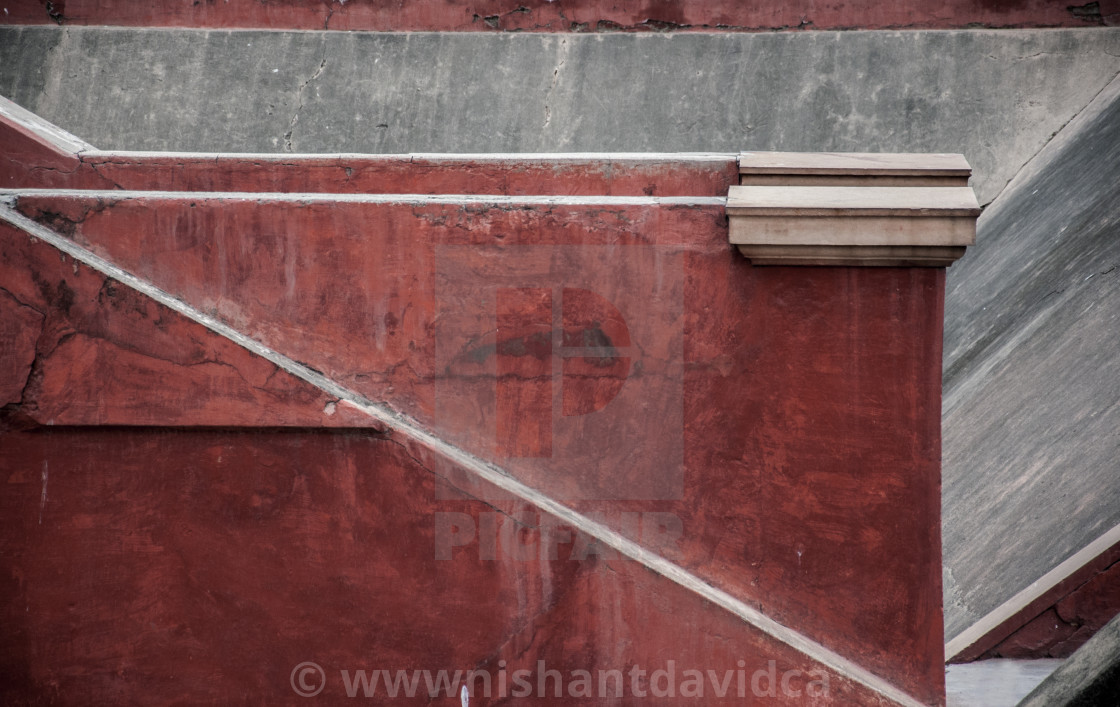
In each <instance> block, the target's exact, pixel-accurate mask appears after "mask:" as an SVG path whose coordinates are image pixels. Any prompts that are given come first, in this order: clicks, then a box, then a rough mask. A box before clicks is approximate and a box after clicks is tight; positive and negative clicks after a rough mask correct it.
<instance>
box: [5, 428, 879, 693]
mask: <svg viewBox="0 0 1120 707" xmlns="http://www.w3.org/2000/svg"><path fill="white" fill-rule="evenodd" d="M3 440H4V444H3V445H2V446H0V474H3V479H4V486H3V492H2V493H0V517H3V518H4V523H3V525H2V526H0V548H2V549H0V553H2V554H0V557H2V559H3V566H4V571H3V572H0V612H2V613H0V616H2V626H3V632H4V640H3V642H2V643H0V674H2V675H3V676H4V679H3V680H0V696H2V697H3V699H4V702H5V704H38V703H47V702H60V703H89V704H126V703H142V704H183V703H189V704H200V703H222V704H226V703H249V704H270V705H271V704H309V703H310V704H332V703H339V702H342V703H345V701H346V700H347V696H346V692H345V684H344V682H343V680H342V678H341V675H340V672H339V671H341V670H350V671H354V670H367V671H368V670H377V669H385V670H390V671H394V672H395V671H396V670H398V669H406V670H413V669H417V670H419V669H431V670H432V671H433V672H434V671H436V670H439V669H446V670H448V671H454V670H471V669H478V670H488V671H490V672H491V673H492V674H493V675H494V678H493V682H492V692H493V693H494V698H493V699H489V700H487V699H484V698H481V697H477V696H476V697H475V698H474V699H472V701H471V705H509V704H519V703H524V702H523V701H518V700H516V699H513V698H507V699H499V698H498V697H497V692H498V688H497V679H498V678H497V675H498V673H499V672H500V669H501V667H500V665H501V664H500V661H505V666H506V671H507V672H508V673H510V674H512V672H513V671H514V670H515V669H519V668H521V667H522V666H530V669H535V668H536V666H537V663H536V661H537V660H543V661H545V665H546V666H547V668H548V669H554V670H558V671H563V672H564V673H568V672H569V671H573V670H577V669H585V670H600V669H614V668H619V669H622V670H628V669H629V668H630V666H633V665H638V666H641V667H642V668H643V669H646V670H647V671H648V672H652V671H653V670H656V669H660V668H664V667H666V666H667V665H668V661H670V660H672V661H675V663H676V665H677V666H679V667H678V668H677V669H678V671H683V670H685V669H688V668H695V669H700V670H704V671H707V670H714V671H716V672H717V674H718V675H720V676H723V675H725V673H726V672H727V671H728V670H730V671H732V675H733V678H732V685H731V689H730V693H729V695H730V696H731V697H730V698H729V699H724V700H720V699H716V698H715V697H714V696H713V694H712V691H711V688H710V687H709V691H708V692H707V693H706V694H705V698H704V699H702V700H693V701H692V702H693V703H696V704H729V705H730V704H744V700H743V699H742V698H740V697H738V696H736V686H735V683H736V682H737V677H735V675H734V674H735V672H737V671H738V670H740V669H743V670H745V671H746V672H745V676H746V680H747V689H748V690H750V682H749V681H750V680H751V678H752V676H753V673H754V672H755V671H756V670H763V671H766V670H767V668H768V661H770V660H773V661H775V663H776V670H777V673H778V674H779V675H781V674H782V673H783V672H785V671H786V670H790V669H795V668H799V669H802V670H804V671H806V672H808V671H811V670H818V671H819V670H822V668H821V666H817V665H814V664H811V663H810V664H806V661H805V659H804V658H803V657H802V656H800V655H798V654H797V653H795V652H793V651H790V650H789V649H788V648H785V647H784V646H782V645H780V644H777V643H776V642H774V641H771V640H767V639H766V638H765V637H764V636H762V635H760V634H757V633H754V632H751V631H749V630H745V627H744V625H743V623H742V622H741V621H739V620H737V619H734V618H733V617H731V616H729V615H728V614H727V613H726V612H724V611H722V610H719V609H717V608H715V607H714V606H712V605H711V604H708V603H706V602H704V601H702V600H700V599H698V598H697V597H696V596H695V595H693V594H691V593H689V592H687V591H685V590H683V589H682V588H681V587H680V586H679V585H676V584H674V583H672V582H669V581H668V580H665V579H664V578H661V577H659V576H657V575H655V574H653V573H651V572H649V571H648V570H645V569H644V568H642V567H641V566H638V565H636V564H635V563H633V562H627V561H623V560H610V559H601V558H598V557H596V556H592V557H591V559H590V560H584V561H578V562H577V561H571V560H570V559H569V557H568V551H569V548H568V547H566V546H561V552H562V554H561V555H560V556H559V557H558V558H557V559H556V560H553V561H544V562H542V561H540V560H539V559H526V560H521V561H512V560H508V559H507V560H503V561H494V562H480V561H479V560H478V558H477V556H476V555H474V554H472V553H470V552H467V551H466V549H464V551H461V552H457V553H455V554H454V555H453V556H452V557H450V558H448V559H445V560H435V559H433V544H434V538H433V524H432V522H431V519H432V516H433V514H434V513H435V512H447V511H449V510H454V511H456V512H462V513H466V514H470V515H472V516H473V517H474V518H476V519H477V518H479V517H480V516H481V515H482V514H484V513H493V512H495V507H496V508H497V510H499V511H501V512H502V513H508V514H516V513H518V512H519V511H521V510H526V509H525V507H524V506H518V504H516V503H514V502H499V503H497V504H494V505H489V504H484V503H482V502H480V501H476V500H469V499H463V500H458V501H454V500H444V501H438V502H437V501H436V500H435V498H436V495H437V491H436V488H435V485H436V484H437V483H438V477H437V476H436V475H434V474H433V473H432V472H431V471H430V470H429V469H428V468H425V466H424V461H423V458H421V460H419V461H418V460H417V459H415V458H413V455H412V454H411V452H412V451H413V450H409V449H406V448H404V447H402V446H400V445H398V444H396V443H394V442H392V441H391V440H383V439H379V438H377V437H373V436H370V435H368V434H363V433H359V432H353V431H346V432H313V431H302V432H295V431H291V432H279V431H277V432H261V431H254V432H238V431H223V430H209V431H208V430H197V429H195V430H158V429H109V428H84V429H82V428H78V429H58V428H56V429H39V430H35V431H28V432H18V433H11V432H9V433H6V434H5V435H4V438H3ZM44 489H45V491H44ZM682 621H687V624H688V630H687V631H682V630H681V623H680V622H682ZM304 661H314V662H316V663H318V664H319V665H321V666H322V667H323V669H324V670H325V671H327V683H326V687H325V689H324V690H323V692H322V693H321V694H320V695H319V696H318V699H317V700H307V699H305V698H302V697H298V696H296V694H295V693H294V691H293V689H292V687H291V683H290V677H291V671H292V669H293V667H295V666H297V665H298V664H300V663H302V662H304ZM740 661H742V663H743V666H744V667H743V668H740V667H739V662H740ZM649 677H651V676H647V677H646V680H645V682H644V683H640V684H644V685H645V687H644V688H643V689H645V690H649V689H650V685H649ZM677 679H678V681H679V680H680V673H679V672H678V677H677ZM721 679H722V678H721ZM802 680H804V679H802ZM534 681H535V678H534ZM534 684H535V683H534ZM793 684H794V685H795V686H797V683H793ZM553 685H554V683H550V684H549V685H548V687H549V690H550V691H551V689H552V686H553ZM759 685H760V687H763V689H765V683H763V682H762V681H761V680H760V681H759ZM828 685H829V691H830V692H829V694H830V697H831V700H826V701H824V702H825V703H831V704H860V705H879V704H885V703H884V702H883V701H881V700H880V699H878V698H877V697H876V696H875V695H873V694H869V693H868V692H867V691H866V690H865V689H862V688H860V687H859V686H857V685H853V684H851V683H849V682H847V681H845V680H844V679H843V678H841V677H840V676H838V675H836V674H831V675H830V678H829V683H828ZM455 687H456V691H457V689H458V685H456V686H455ZM511 687H512V684H511ZM801 687H804V682H801ZM627 694H628V695H629V694H630V693H629V688H628V693H627ZM749 694H750V693H749V692H748V695H749ZM377 695H378V696H380V697H381V700H377V701H375V702H374V703H376V704H386V703H388V704H392V703H393V702H394V701H392V700H387V699H385V693H384V690H383V688H382V690H381V691H379V692H378V693H377ZM550 696H551V692H550ZM565 697H567V696H565ZM766 701H767V703H773V704H803V703H804V702H805V700H804V699H803V698H798V697H796V696H790V697H786V698H782V697H781V696H780V694H779V696H778V697H777V698H776V699H772V700H766ZM400 702H401V703H402V704H417V703H419V702H423V703H425V704H427V703H428V701H427V700H423V699H421V700H403V699H402V700H400ZM536 702H539V703H541V704H567V703H570V702H571V700H568V699H562V700H555V699H553V700H547V699H546V700H536ZM596 702H599V703H608V701H588V703H596ZM431 703H432V704H438V705H451V704H454V705H459V700H458V698H457V697H455V698H449V697H447V696H444V697H443V698H442V699H437V700H434V701H432V702H431ZM612 703H615V704H643V705H644V704H665V705H676V704H682V702H681V700H679V699H648V698H647V699H635V698H633V697H629V698H628V699H625V700H618V701H613V702H612Z"/></svg>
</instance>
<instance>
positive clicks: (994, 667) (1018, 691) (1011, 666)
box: [945, 658, 1062, 707]
mask: <svg viewBox="0 0 1120 707" xmlns="http://www.w3.org/2000/svg"><path fill="white" fill-rule="evenodd" d="M1061 664H1062V661H1061V660H1055V659H1052V658H1048V659H1044V660H981V661H978V662H976V663H964V664H962V665H950V666H947V667H946V669H945V698H946V707H1015V705H1017V704H1018V703H1019V700H1021V699H1022V698H1023V697H1024V696H1026V695H1027V694H1028V693H1029V692H1030V691H1031V690H1033V689H1034V688H1035V687H1037V686H1038V684H1039V683H1040V682H1042V681H1043V680H1045V679H1046V678H1047V677H1049V675H1050V674H1051V673H1053V672H1054V671H1055V670H1056V669H1057V668H1058V666H1059V665H1061Z"/></svg>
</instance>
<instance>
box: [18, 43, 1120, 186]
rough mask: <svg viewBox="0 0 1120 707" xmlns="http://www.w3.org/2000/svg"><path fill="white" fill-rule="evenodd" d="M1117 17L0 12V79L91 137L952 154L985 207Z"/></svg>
mask: <svg viewBox="0 0 1120 707" xmlns="http://www.w3.org/2000/svg"><path fill="white" fill-rule="evenodd" d="M1118 71H1120V29H1114V28H1101V29H1084V30H1000V31H982V30H965V31H918V32H788V33H758V34H750V33H736V34H717V33H712V34H704V33H688V34H628V33H617V34H588V35H580V34H562V35H559V34H557V35H550V34H490V33H463V34H448V33H403V34H394V33H361V32H358V33H337V32H336V33H326V32H266V31H225V30H221V31H219V30H169V29H137V28H104V27H100V28H99V27H0V94H2V95H5V96H7V97H8V98H10V99H12V100H13V101H15V102H16V103H18V104H20V105H22V106H24V107H25V108H28V109H30V110H32V111H34V112H36V113H38V114H40V115H42V116H43V117H44V118H46V119H48V120H50V121H52V122H54V123H56V124H58V125H60V126H61V127H63V128H65V129H67V130H69V131H70V132H72V133H74V134H75V135H77V136H79V137H81V138H83V139H85V140H88V141H89V142H91V143H93V144H94V145H96V146H98V147H99V148H102V149H117V150H122V149H128V150H175V151H235V152H284V151H294V152H370V153H407V152H558V151H559V152H573V151H595V152H599V151H606V152H619V151H639V152H678V151H685V152H695V151H714V152H739V151H741V150H787V151H857V152H959V153H963V154H964V155H965V156H966V157H967V158H968V160H969V161H970V162H971V164H972V166H973V168H974V174H975V177H974V181H973V185H974V187H975V188H976V189H977V192H978V195H979V197H980V200H981V202H982V203H985V202H988V201H990V200H991V199H992V198H994V196H995V195H996V194H997V193H998V192H999V191H1000V189H1002V188H1003V186H1004V185H1005V184H1006V183H1007V182H1008V181H1009V180H1010V179H1011V177H1012V176H1013V175H1014V174H1015V173H1016V172H1017V171H1018V170H1019V169H1020V167H1022V165H1023V164H1025V163H1026V162H1027V161H1028V160H1029V159H1030V158H1031V157H1032V156H1033V155H1034V154H1036V153H1037V152H1038V150H1039V149H1041V148H1042V146H1043V145H1044V144H1045V143H1046V141H1047V140H1048V139H1049V138H1050V137H1051V136H1052V135H1053V134H1054V133H1055V132H1056V131H1058V130H1059V129H1061V127H1062V126H1063V125H1064V124H1065V123H1066V122H1067V121H1068V120H1069V119H1070V118H1071V117H1072V116H1074V115H1076V114H1077V112H1078V111H1080V110H1081V109H1082V108H1084V107H1085V106H1086V105H1087V104H1088V103H1089V102H1090V101H1091V100H1092V98H1093V96H1095V95H1096V94H1097V93H1098V92H1099V91H1100V90H1101V88H1103V87H1104V86H1105V85H1106V84H1107V83H1108V81H1109V80H1111V79H1112V77H1113V76H1115V75H1116V74H1117V72H1118Z"/></svg>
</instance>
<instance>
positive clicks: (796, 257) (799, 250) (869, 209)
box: [727, 152, 980, 267]
mask: <svg viewBox="0 0 1120 707" xmlns="http://www.w3.org/2000/svg"><path fill="white" fill-rule="evenodd" d="M971 171H972V170H971V168H970V167H969V166H968V163H967V162H966V161H965V159H964V157H963V156H961V155H949V154H931V155H921V154H860V153H794V152H745V153H743V154H742V155H740V158H739V186H733V187H731V188H730V189H729V191H728V195H727V216H728V220H729V229H728V230H729V239H730V241H731V243H732V244H733V245H736V246H738V248H739V251H740V252H741V253H742V254H743V255H745V256H746V257H747V258H749V259H750V261H751V263H752V264H753V265H842V266H895V267H922V266H927V267H946V266H949V265H951V264H952V263H953V262H954V261H955V260H957V258H960V257H961V256H962V255H964V251H965V247H966V246H969V245H972V244H973V242H975V240H976V218H977V217H978V216H979V215H980V204H979V203H978V202H977V201H976V195H975V194H974V193H973V191H972V189H971V188H969V187H968V186H967V184H968V176H969V174H971Z"/></svg>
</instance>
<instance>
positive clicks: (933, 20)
mask: <svg viewBox="0 0 1120 707" xmlns="http://www.w3.org/2000/svg"><path fill="white" fill-rule="evenodd" d="M8 11H9V14H8V15H6V17H5V21H6V22H9V23H31V24H43V23H49V22H57V23H59V24H90V25H98V24H106V25H130V26H153V27H257V28H269V29H332V30H375V31H382V32H384V31H466V32H485V31H517V32H604V31H606V32H616V31H647V32H664V31H687V30H699V31H720V32H727V31H782V30H799V29H810V30H812V29H817V30H832V29H949V28H965V27H1085V26H1091V25H1099V24H1102V23H1106V22H1108V23H1112V24H1115V23H1116V22H1120V6H1117V4H1116V2H1115V0H1101V1H1100V2H1099V3H1084V4H1081V5H1073V6H1070V5H1068V4H1067V3H1062V2H1051V1H1050V0H987V1H984V2H976V0H937V1H934V2H919V1H917V0H908V1H906V2H890V3H884V2H874V1H871V0H857V1H854V2H836V1H835V0H812V1H810V2H804V3H788V2H741V1H740V0H715V1H713V2H698V1H695V0H693V1H683V2H665V1H664V0H642V1H641V2H618V1H617V0H517V1H516V2H512V1H511V2H503V1H501V0H476V1H473V2H472V1H470V0H432V1H424V0H406V1H405V2H400V3H385V2H372V1H369V0H350V1H349V2H339V1H337V0H336V1H333V2H323V1H322V0H320V1H319V2H300V1H299V0H279V1H276V0H273V1H271V2H260V1H259V0H231V1H230V2H195V3H137V2H132V1H131V0H52V1H51V2H46V0H14V1H13V2H9V3H8Z"/></svg>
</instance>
